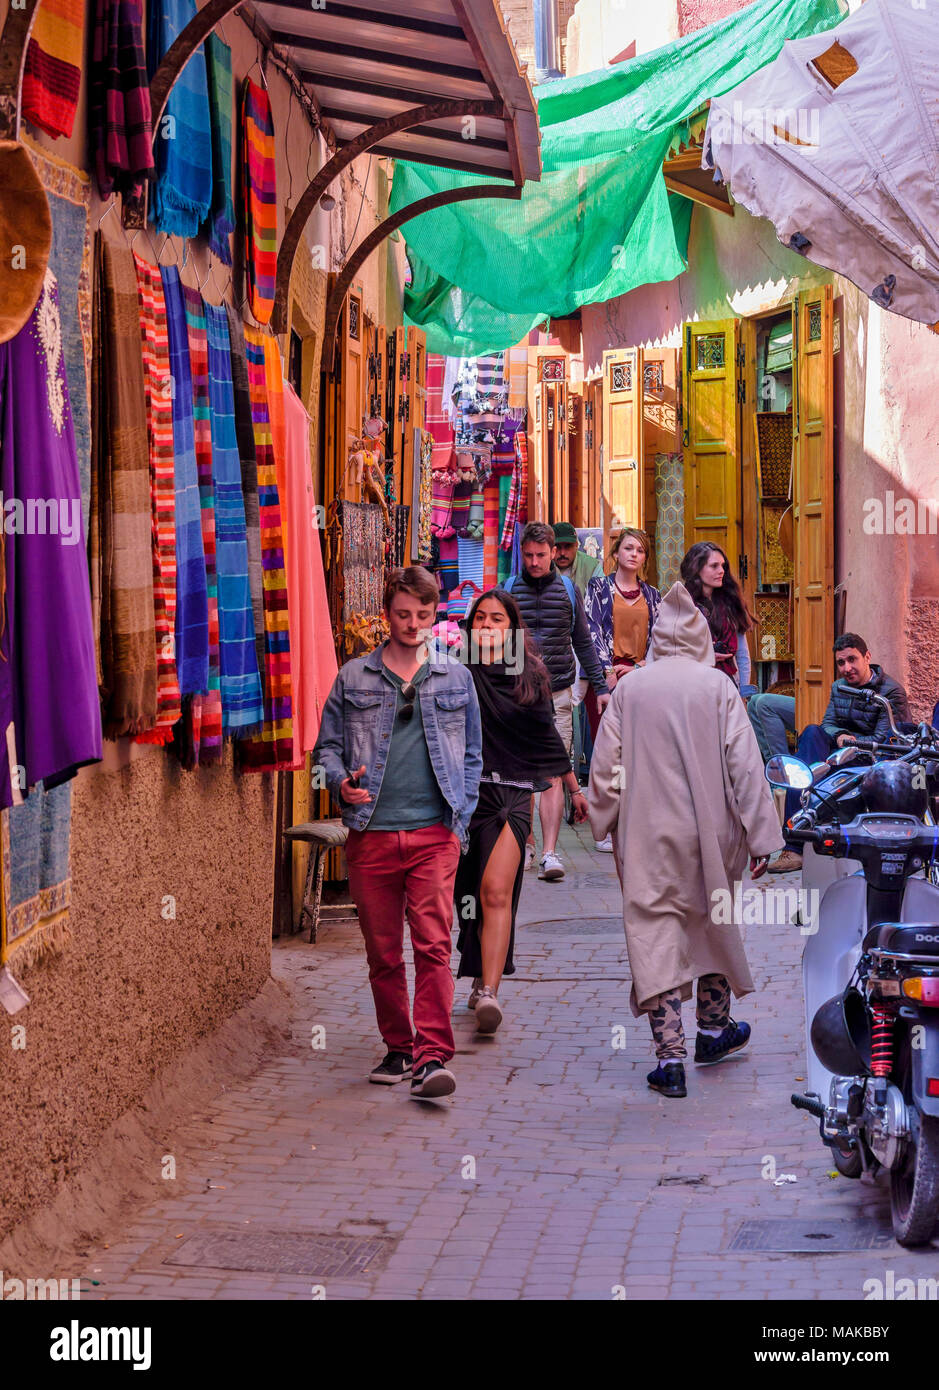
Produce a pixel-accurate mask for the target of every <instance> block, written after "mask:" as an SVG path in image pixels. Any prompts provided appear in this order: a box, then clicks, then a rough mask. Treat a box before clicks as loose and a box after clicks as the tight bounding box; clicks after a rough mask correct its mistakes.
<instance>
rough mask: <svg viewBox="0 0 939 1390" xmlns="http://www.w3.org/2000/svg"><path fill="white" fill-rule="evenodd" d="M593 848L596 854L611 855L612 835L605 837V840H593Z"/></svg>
mask: <svg viewBox="0 0 939 1390" xmlns="http://www.w3.org/2000/svg"><path fill="white" fill-rule="evenodd" d="M593 847H594V849H595V850H596V851H597V853H598V854H612V853H613V836H612V834H610V835H607V837H606V839H605V840H594V842H593Z"/></svg>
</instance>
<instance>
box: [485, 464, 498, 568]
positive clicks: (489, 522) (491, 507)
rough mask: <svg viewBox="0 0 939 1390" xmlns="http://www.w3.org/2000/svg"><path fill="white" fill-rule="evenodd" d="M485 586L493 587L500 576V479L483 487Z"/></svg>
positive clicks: (493, 480) (494, 479)
mask: <svg viewBox="0 0 939 1390" xmlns="http://www.w3.org/2000/svg"><path fill="white" fill-rule="evenodd" d="M483 517H484V520H483V588H484V589H491V588H493V587H494V586H495V584H496V583H497V581H498V578H499V479H498V478H491V479H490V480H489V482H488V483H487V484H486V486H485V487H484V488H483Z"/></svg>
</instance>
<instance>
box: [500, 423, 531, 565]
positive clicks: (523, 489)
mask: <svg viewBox="0 0 939 1390" xmlns="http://www.w3.org/2000/svg"><path fill="white" fill-rule="evenodd" d="M527 516H528V436H527V435H526V433H525V431H524V430H522V429H518V430H516V431H515V466H514V468H513V469H512V485H511V487H510V489H509V496H508V503H507V505H506V508H505V522H504V524H503V527H502V537H501V539H500V541H499V548H500V549H501V550H503V551H506V550H511V549H512V547H513V544H514V541H515V526H516V523H517V522H520V521H525V520H526V519H527Z"/></svg>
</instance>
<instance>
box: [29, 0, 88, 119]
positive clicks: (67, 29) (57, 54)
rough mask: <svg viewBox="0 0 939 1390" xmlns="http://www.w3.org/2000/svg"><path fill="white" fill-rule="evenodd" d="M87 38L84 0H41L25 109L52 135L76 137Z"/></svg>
mask: <svg viewBox="0 0 939 1390" xmlns="http://www.w3.org/2000/svg"><path fill="white" fill-rule="evenodd" d="M84 38H85V5H84V0H40V4H39V8H38V9H37V11H36V18H35V19H34V20H33V27H32V30H31V31H30V35H29V43H28V44H27V46H26V63H25V65H24V68H23V87H22V93H21V97H20V101H21V111H22V114H23V115H24V116H25V117H26V119H27V120H28V121H32V123H33V125H35V126H38V127H39V129H40V130H44V131H45V132H46V134H47V135H52V136H56V135H65V136H68V135H71V133H72V126H73V125H74V124H75V108H76V107H77V106H78V88H79V85H80V82H81V56H82V48H83V45H84Z"/></svg>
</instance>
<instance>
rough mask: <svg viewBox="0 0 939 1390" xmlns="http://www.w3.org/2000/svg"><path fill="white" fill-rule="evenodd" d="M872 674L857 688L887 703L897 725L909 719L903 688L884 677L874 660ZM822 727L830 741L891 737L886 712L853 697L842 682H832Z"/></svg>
mask: <svg viewBox="0 0 939 1390" xmlns="http://www.w3.org/2000/svg"><path fill="white" fill-rule="evenodd" d="M871 672H872V674H871V678H870V680H869V681H868V682H867V684H866V685H862V686H859V687H858V689H859V690H873V691H876V693H877V694H878V695H882V696H883V697H884V699H885V700H889V701H890V705H891V708H892V709H893V717H894V721H895V722H896V723H897V724H899V723H901V721H904V720H909V717H910V711H909V706H908V704H907V699H906V691H905V690H904V689H903V686H902V685H900V683H899V682H898V681H895V680H893V679H892V678H891V677H890V676H886V675H884V672H883V669H882V668H881V667H880V666H877V665H876V664H875V663H874V662H873V661H872V662H871ZM822 728H823V729H824V730H825V732H826V734H830V735H831V737H832V738H837V737H838V735H839V734H860V735H861V736H862V737H863V738H875V739H877V740H878V741H880V742H885V741H886V740H887V739H888V738H890V736H891V731H890V723H889V720H888V719H887V712H886V710H884V709H881V707H880V705H878V704H875V703H874V702H873V701H871V702H870V703H869V704H868V702H867V701H866V700H865V699H864V697H863V695H856V694H855V693H854V692H853V691H852V690H851V689H850V687H849V686H845V685H843V684H842V682H841V681H835V683H834V684H833V685H832V687H831V699H830V700H829V701H828V708H827V709H826V711H825V714H824V717H823V719H822Z"/></svg>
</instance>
